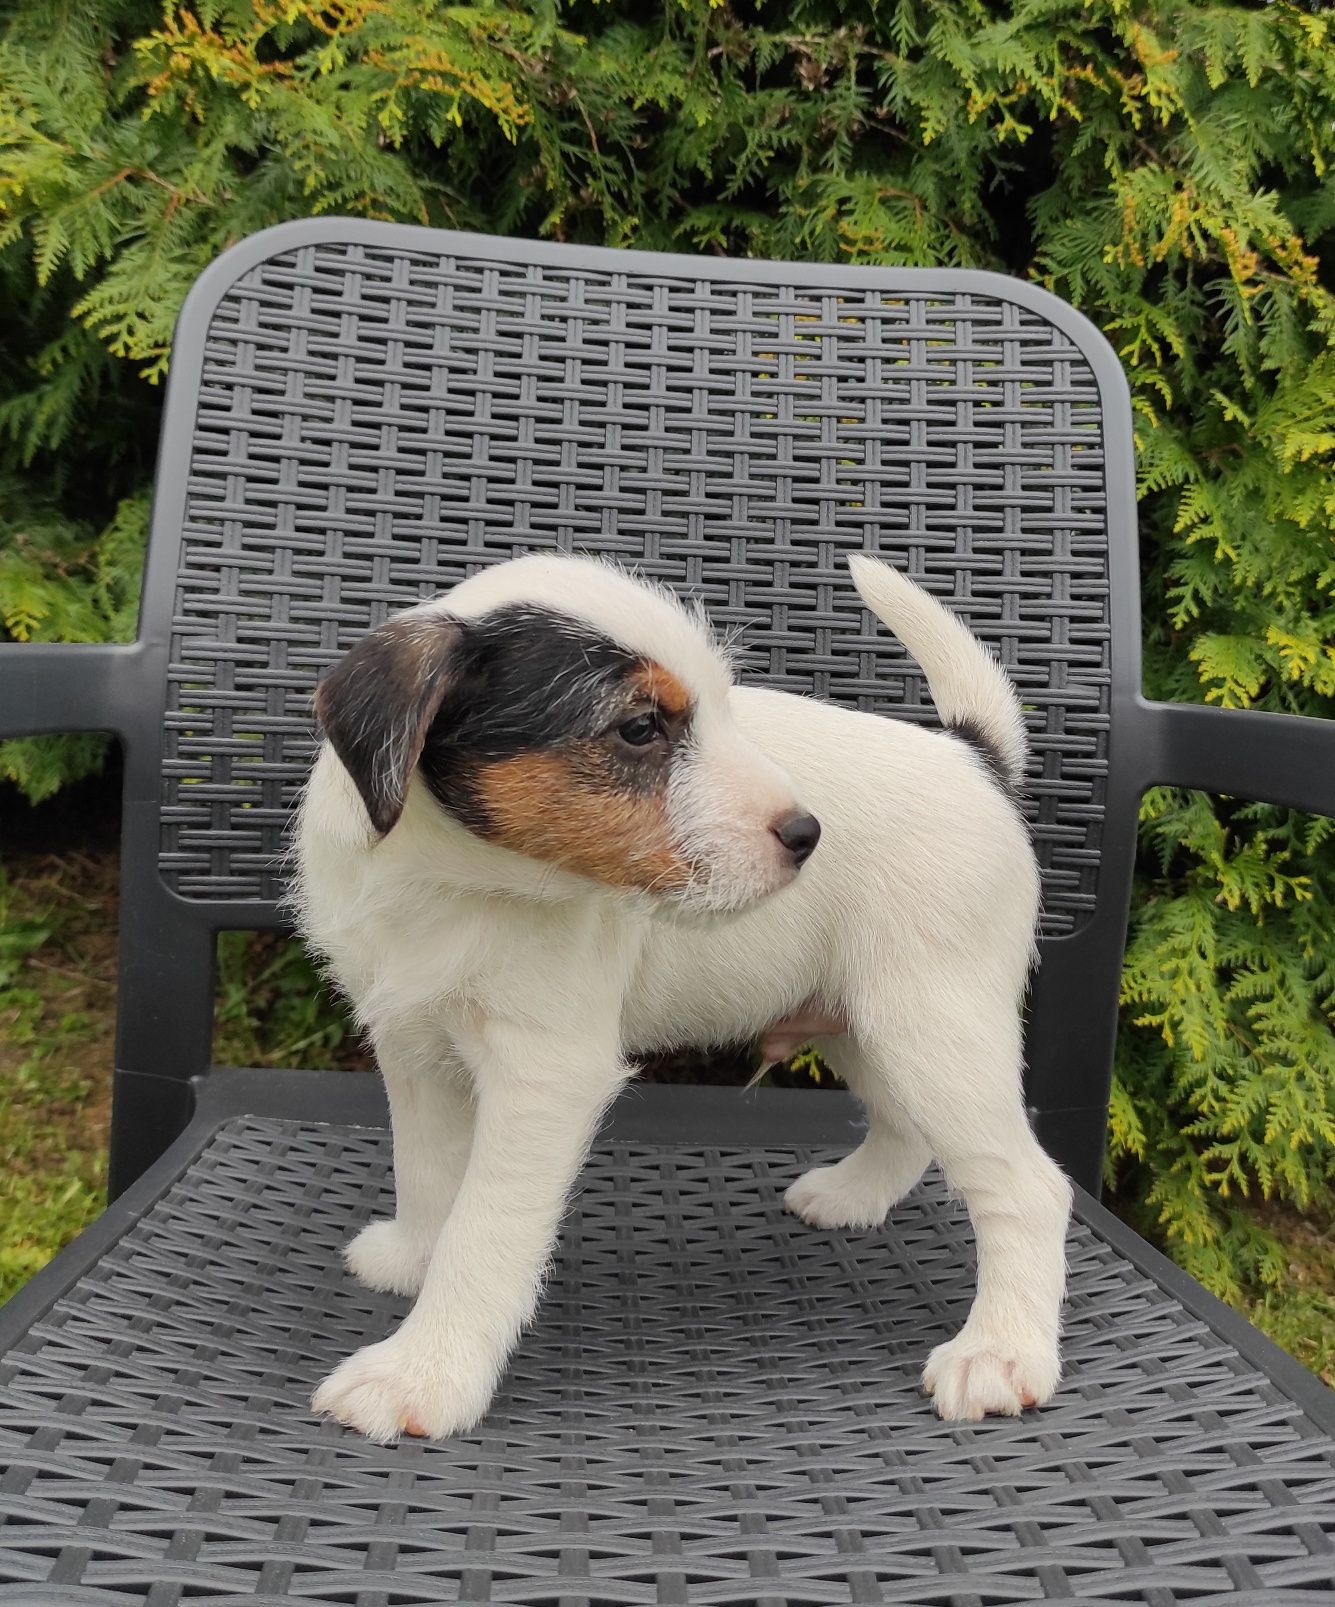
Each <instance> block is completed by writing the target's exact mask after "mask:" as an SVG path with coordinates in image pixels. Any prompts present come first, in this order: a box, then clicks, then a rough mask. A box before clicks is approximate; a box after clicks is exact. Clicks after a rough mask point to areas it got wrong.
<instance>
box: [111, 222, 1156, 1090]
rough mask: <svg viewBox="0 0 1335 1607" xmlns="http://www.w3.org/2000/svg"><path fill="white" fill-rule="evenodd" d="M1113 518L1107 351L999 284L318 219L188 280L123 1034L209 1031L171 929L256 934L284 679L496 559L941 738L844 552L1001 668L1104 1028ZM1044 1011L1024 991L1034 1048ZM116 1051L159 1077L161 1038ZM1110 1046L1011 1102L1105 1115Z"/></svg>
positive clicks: (1122, 659)
mask: <svg viewBox="0 0 1335 1607" xmlns="http://www.w3.org/2000/svg"><path fill="white" fill-rule="evenodd" d="M1132 498H1133V492H1132V483H1131V466H1130V425H1129V407H1128V402H1127V396H1126V388H1125V383H1124V381H1123V379H1122V376H1121V372H1120V369H1119V368H1118V365H1117V363H1116V360H1115V358H1114V357H1113V355H1112V353H1111V351H1110V350H1109V349H1108V347H1107V346H1106V344H1105V343H1104V342H1103V340H1102V337H1101V336H1099V335H1098V333H1097V332H1096V331H1095V330H1094V329H1093V328H1092V326H1091V325H1089V324H1088V323H1087V322H1085V321H1084V320H1083V319H1082V318H1080V317H1079V315H1077V314H1075V313H1074V312H1072V310H1071V309H1070V308H1068V307H1066V306H1065V305H1064V304H1062V303H1061V302H1059V301H1057V300H1056V299H1055V298H1053V297H1051V296H1048V295H1046V294H1045V293H1044V292H1042V291H1039V290H1037V289H1035V288H1033V287H1031V286H1029V285H1026V284H1023V283H1019V282H1015V281H1011V280H1008V279H1004V278H1001V277H998V276H995V275H990V274H984V273H974V272H945V271H931V272H927V271H910V270H904V269H897V268H841V267H798V266H792V265H781V264H772V263H756V262H734V261H725V260H715V259H698V258H694V257H684V256H683V257H672V256H661V255H648V254H643V253H633V252H622V251H607V250H594V249H586V248H581V247H566V246H558V245H549V244H535V243H533V242H526V241H510V240H492V239H487V238H482V237H479V236H473V235H462V234H451V233H441V232H435V231H429V230H425V229H415V228H404V227H398V226H392V225H381V224H372V223H365V222H355V221H348V220H340V219H332V220H319V221H312V222H305V223H297V224H291V225H285V226H283V227H280V228H277V229H273V230H269V231H267V232H266V233H264V234H261V235H257V236H255V237H253V238H251V239H249V240H246V241H244V242H243V243H242V244H241V245H239V246H237V247H235V248H234V249H233V250H232V251H230V252H228V253H227V254H226V255H225V256H224V257H222V258H221V259H220V260H219V261H218V262H217V263H215V264H214V265H213V266H212V267H211V268H210V269H209V270H208V271H207V272H206V273H205V274H204V275H203V276H202V278H201V279H200V281H199V283H198V285H197V286H196V288H195V290H194V291H193V292H192V294H191V296H190V298H189V300H188V302H187V304H186V307H185V310H184V311H183V313H182V316H181V321H180V325H179V328H178V335H177V344H176V348H175V353H174V356H173V361H172V373H171V382H170V390H169V396H168V407H167V418H166V424H165V428H164V435H163V441H162V448H161V456H160V461H159V479H158V491H157V500H156V504H155V510H154V524H153V538H152V546H151V553H150V561H149V573H148V578H147V583H146V593H145V603H144V613H143V622H142V632H143V636H144V638H145V640H146V642H147V643H148V644H149V645H150V648H151V649H153V650H155V651H157V652H158V653H159V654H160V656H161V663H162V710H161V713H162V719H161V722H160V723H159V722H158V720H157V717H156V711H154V712H153V713H152V717H151V718H149V714H150V711H144V712H145V716H146V718H145V722H144V726H143V732H142V740H140V741H139V742H134V741H132V742H131V744H130V764H131V768H132V775H131V779H130V794H131V797H132V798H133V799H135V800H137V804H138V812H137V816H136V820H135V822H134V824H133V827H132V828H130V827H127V854H128V863H127V865H126V881H127V886H133V887H134V888H135V889H137V890H138V896H137V897H136V898H135V899H134V900H133V901H132V905H131V908H130V909H129V910H128V911H127V929H126V942H127V945H129V946H130V951H129V955H128V957H127V958H128V963H129V965H130V970H131V973H133V972H134V970H135V965H136V961H135V957H134V945H135V944H136V943H137V942H138V941H139V940H140V939H141V938H142V939H143V942H144V943H147V944H149V945H153V944H156V945H158V946H162V945H163V944H165V945H166V947H167V949H168V950H169V951H171V952H170V953H168V955H167V956H166V964H165V966H164V964H162V963H153V964H149V965H146V966H145V965H140V966H139V971H140V972H141V973H142V975H138V976H135V975H127V977H126V982H127V984H128V987H129V991H128V992H127V995H126V1007H127V1009H134V1008H136V1006H137V1003H138V1002H139V1001H137V1000H136V998H135V995H136V994H137V995H139V996H140V999H146V998H147V997H148V993H152V994H153V995H154V996H155V997H157V998H158V1000H159V1013H161V1008H162V1005H161V1000H162V990H163V988H164V987H166V988H167V990H168V995H169V997H170V998H171V999H172V1000H176V1001H178V1002H177V1004H169V1005H168V1007H167V1008H168V1013H169V1014H170V1012H171V1010H172V1009H175V1008H179V1009H180V1010H189V1011H195V1012H197V1010H198V1007H199V1001H198V990H197V989H195V988H188V987H185V986H184V985H183V984H182V983H181V977H180V965H179V964H177V963H176V959H175V951H176V950H177V949H178V948H179V949H180V951H181V953H184V952H185V951H186V950H187V949H189V950H190V951H191V952H192V953H193V954H194V955H195V957H196V960H197V957H198V954H199V953H200V950H199V948H198V945H197V943H195V942H193V941H192V939H191V938H188V937H187V936H186V934H187V932H188V933H190V934H193V935H194V936H195V937H197V935H198V934H199V933H201V932H203V933H206V934H208V936H209V942H210V944H211V941H212V933H213V932H214V931H215V930H216V929H218V928H220V927H225V926H256V925H270V924H275V923H276V922H278V921H280V920H281V918H282V917H281V909H280V903H279V900H280V897H281V894H282V888H283V880H282V855H283V851H284V847H285V830H286V827H287V825H288V822H289V817H290V813H291V809H292V805H293V803H294V801H295V799H296V797H297V795H298V793H299V790H300V788H301V786H302V783H303V780H304V777H305V775H306V772H307V769H308V766H309V761H310V758H311V754H312V751H313V744H314V742H315V740H316V738H315V730H314V725H313V721H312V716H311V704H310V694H311V690H312V688H313V686H314V683H315V680H316V677H317V675H318V673H319V672H320V670H321V669H323V668H324V667H325V666H326V665H328V664H330V663H332V662H333V661H334V660H335V659H336V658H337V657H338V656H339V655H340V654H341V653H343V652H344V651H346V649H347V648H348V647H349V646H351V644H352V643H353V642H355V641H356V640H357V639H358V637H359V636H361V635H362V634H363V633H364V632H365V631H367V630H368V629H369V628H371V627H372V626H374V625H376V624H378V623H379V622H380V621H381V620H382V619H384V618H385V616H386V615H387V614H388V613H390V612H392V611H393V610H395V609H398V608H401V607H404V606H406V605H407V604H409V603H412V602H414V601H416V600H418V599H420V598H422V597H425V596H429V595H431V594H434V593H436V592H438V591H440V590H442V589H444V588H447V587H449V586H450V585H451V584H452V583H454V582H455V581H457V580H459V579H461V578H463V577H464V576H465V575H467V574H469V573H471V572H473V571H474V570H475V569H476V568H477V567H478V566H480V565H485V564H489V563H496V562H499V561H501V560H503V559H506V558H509V557H511V556H512V555H514V554H516V553H520V552H526V551H533V550H537V549H561V550H569V549H575V550H583V551H588V552H594V553H605V554H610V555H613V556H615V557H618V558H620V559H622V560H624V561H626V562H627V563H630V564H634V565H637V566H639V567H640V568H641V569H643V570H645V571H647V572H648V573H649V574H651V575H653V576H655V577H657V578H658V579H660V580H663V581H665V582H667V583H668V584H669V585H670V586H672V587H674V588H675V589H677V590H679V591H681V592H684V593H690V594H692V595H694V596H698V597H700V598H702V599H703V600H704V602H705V604H706V605H707V608H708V610H709V613H710V615H711V616H712V618H713V619H714V620H715V621H716V622H717V623H718V624H720V625H722V626H726V627H729V628H732V629H739V630H740V632H741V635H742V640H743V643H744V645H745V647H746V648H747V649H748V657H747V659H746V661H745V663H746V669H745V674H746V676H747V677H748V678H750V679H753V680H756V681H759V682H763V683H765V684H768V685H771V686H776V687H782V688H785V689H787V690H791V691H794V692H803V693H812V694H815V695H816V696H818V697H822V698H828V699H831V700H833V701H836V702H840V703H848V704H853V705H856V706H857V707H860V708H864V709H873V710H876V711H879V712H881V713H884V714H887V715H893V716H896V717H901V718H909V719H918V720H921V719H931V718H932V717H933V711H932V708H931V705H930V702H929V700H928V697H927V693H926V690H925V687H924V684H923V681H922V677H921V676H920V675H919V673H918V672H917V670H916V667H915V666H914V665H913V664H912V663H911V662H910V661H909V660H907V659H906V657H905V655H904V653H903V651H902V650H901V649H900V647H899V645H898V643H896V642H895V641H894V640H893V639H892V638H891V637H890V636H889V635H888V634H887V633H886V632H884V631H883V630H882V629H880V628H879V627H876V628H873V621H872V619H871V618H870V616H869V615H867V614H866V613H865V611H864V610H863V608H862V606H861V604H860V601H859V599H858V598H857V596H856V594H855V592H854V591H853V588H852V586H851V583H850V581H849V578H848V572H847V568H846V566H845V563H844V555H845V554H846V553H848V552H850V551H859V550H871V551H878V552H880V553H882V554H884V555H885V556H887V557H889V558H890V559H891V560H892V561H893V562H895V563H896V564H898V565H900V566H901V567H902V568H904V569H905V570H906V571H907V572H908V573H910V574H911V575H913V576H914V577H915V578H916V579H919V580H921V581H923V582H924V583H925V584H926V585H927V586H929V587H930V588H931V589H932V590H933V591H934V592H936V593H937V595H939V596H940V597H942V598H943V599H945V600H946V601H947V602H948V603H949V604H950V605H951V606H952V607H953V608H954V609H956V610H957V611H958V612H959V613H960V615H961V616H962V617H963V618H964V619H965V620H966V621H967V622H968V623H969V625H970V626H971V627H972V628H973V629H974V630H975V631H976V632H977V634H978V635H979V636H981V637H982V638H983V639H984V640H985V641H987V642H988V643H990V644H991V645H992V647H993V648H995V650H996V651H997V653H998V654H999V655H1000V657H1001V658H1002V660H1003V661H1004V662H1005V663H1006V664H1007V665H1008V666H1009V667H1010V669H1011V670H1012V672H1013V674H1014V676H1015V679H1016V681H1017V683H1018V685H1019V687H1020V690H1021V694H1022V697H1023V700H1024V703H1025V705H1026V708H1027V709H1028V711H1029V725H1030V734H1031V738H1032V742H1033V754H1034V758H1033V765H1032V769H1031V775H1030V796H1029V805H1028V807H1029V817H1030V820H1031V822H1032V826H1033V832H1034V840H1035V843H1036V845H1037V849H1038V853H1039V857H1040V860H1041V863H1042V868H1043V880H1044V913H1043V927H1042V931H1043V935H1044V938H1045V939H1046V940H1047V941H1046V942H1045V945H1044V948H1045V967H1044V969H1045V974H1046V973H1047V972H1048V971H1049V966H1048V964H1047V960H1048V959H1049V957H1050V956H1051V954H1053V953H1056V952H1057V951H1062V950H1066V951H1071V952H1070V955H1069V959H1070V962H1071V963H1064V964H1061V965H1060V966H1059V969H1060V970H1061V971H1062V973H1063V975H1064V976H1066V975H1068V974H1069V976H1075V975H1077V974H1081V973H1084V972H1086V971H1089V970H1090V969H1091V968H1092V969H1093V970H1094V971H1096V972H1097V973H1098V987H1097V989H1096V990H1095V993H1088V992H1087V1001H1086V1002H1087V1006H1088V1007H1094V1004H1095V998H1096V994H1097V1010H1096V1013H1099V1014H1100V1015H1101V1018H1102V1019H1103V1020H1104V1024H1105V1027H1106V1026H1107V1022H1108V1020H1109V1019H1110V1012H1111V1008H1112V1006H1111V1002H1110V1001H1111V994H1110V993H1109V989H1110V987H1113V986H1115V972H1116V962H1117V957H1118V954H1119V953H1120V947H1121V932H1122V922H1123V919H1124V915H1125V906H1126V897H1127V885H1128V877H1129V866H1130V845H1131V827H1130V813H1129V800H1128V799H1126V798H1121V799H1119V798H1118V797H1117V796H1116V791H1117V789H1116V788H1115V787H1114V788H1112V790H1111V791H1110V780H1115V776H1114V771H1113V759H1114V751H1113V748H1112V745H1111V741H1112V738H1111V732H1112V728H1113V722H1114V717H1115V715H1116V711H1117V705H1118V702H1119V700H1121V699H1124V698H1125V697H1127V696H1129V695H1130V694H1131V693H1132V692H1134V690H1135V688H1136V686H1137V683H1138V618H1137V598H1136V569H1135V555H1134V520H1133V500H1132ZM135 921H140V922H141V923H143V924H142V932H137V931H136V929H135V924H134V923H135ZM183 963H185V962H183ZM189 963H191V964H193V963H195V962H194V961H191V962H189ZM173 977H176V979H177V981H176V983H173V982H172V980H171V979H172V978H173ZM1068 988H1069V982H1068V983H1067V984H1066V985H1065V986H1063V988H1062V990H1061V991H1062V992H1063V994H1065V993H1067V991H1068ZM145 990H147V992H146V991H145ZM1046 1008H1048V1004H1047V1000H1046V994H1045V990H1044V989H1043V988H1042V987H1040V988H1039V989H1038V990H1037V992H1036V995H1035V1009H1034V1013H1035V1030H1036V1031H1037V1029H1038V1028H1039V1027H1040V1026H1041V1021H1040V1019H1039V1018H1040V1017H1041V1015H1042V1012H1043V1010H1044V1009H1046ZM184 1036H185V1039H188V1040H189V1042H190V1044H191V1045H192V1047H191V1049H190V1050H189V1052H188V1053H187V1054H186V1056H185V1058H186V1059H187V1060H198V1058H199V1050H200V1046H201V1043H202V1042H203V1040H202V1039H201V1037H200V1034H199V1031H198V1030H197V1029H196V1027H195V1026H190V1027H188V1028H187V1029H186V1030H185V1035H184ZM1105 1036H1106V1032H1105ZM1068 1038H1069V1034H1066V1035H1065V1036H1064V1037H1062V1042H1066V1041H1067V1039H1068ZM183 1041H184V1040H183V1038H182V1036H181V1034H180V1033H179V1032H178V1034H177V1042H178V1045H179V1044H180V1043H181V1042H183ZM122 1044H123V1045H125V1046H127V1053H128V1055H129V1058H130V1059H132V1060H137V1061H138V1062H139V1063H140V1068H141V1069H142V1068H143V1063H144V1061H145V1058H146V1056H150V1055H151V1056H152V1057H153V1058H154V1059H157V1060H159V1061H160V1049H161V1045H160V1043H158V1044H156V1046H155V1041H154V1039H153V1038H152V1036H149V1037H145V1036H144V1035H143V1034H142V1033H139V1032H138V1031H132V1032H131V1033H130V1035H129V1039H127V1037H126V1034H125V1033H124V1032H123V1034H122ZM1076 1047H1077V1049H1078V1046H1076ZM204 1052H205V1058H207V1049H205V1051H204ZM1033 1057H1034V1049H1033V1034H1031V1060H1032V1059H1033ZM1040 1058H1042V1057H1041V1055H1040ZM1058 1058H1059V1059H1060V1056H1059V1057H1058ZM1102 1059H1103V1063H1102V1064H1098V1065H1096V1066H1094V1067H1093V1068H1089V1067H1075V1068H1072V1069H1071V1070H1069V1071H1067V1070H1064V1069H1063V1070H1060V1071H1059V1073H1058V1078H1057V1084H1054V1087H1053V1088H1051V1089H1048V1090H1047V1091H1046V1092H1045V1093H1044V1095H1043V1097H1041V1098H1039V1099H1038V1101H1037V1103H1038V1104H1039V1105H1040V1106H1041V1107H1042V1108H1043V1109H1045V1110H1048V1111H1059V1110H1068V1111H1069V1110H1077V1109H1086V1108H1091V1109H1092V1108H1095V1107H1097V1106H1099V1105H1101V1103H1102V1099H1103V1093H1104V1089H1105V1079H1106V1059H1107V1056H1106V1053H1104V1054H1103V1057H1102ZM1054 1066H1055V1063H1054ZM200 1069H201V1067H200V1066H199V1065H189V1066H187V1067H185V1068H184V1070H185V1071H188V1072H196V1071H198V1070H200ZM1039 1069H1040V1068H1038V1067H1036V1068H1035V1074H1036V1075H1037V1073H1038V1071H1039ZM1091 1079H1092V1081H1091Z"/></svg>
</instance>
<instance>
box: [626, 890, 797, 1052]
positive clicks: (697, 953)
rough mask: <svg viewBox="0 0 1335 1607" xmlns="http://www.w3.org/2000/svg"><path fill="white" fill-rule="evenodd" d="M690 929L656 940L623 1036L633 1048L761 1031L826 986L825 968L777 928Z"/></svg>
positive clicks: (729, 1039) (688, 1044) (633, 989)
mask: <svg viewBox="0 0 1335 1607" xmlns="http://www.w3.org/2000/svg"><path fill="white" fill-rule="evenodd" d="M750 924H751V923H750V922H749V921H748V922H740V921H739V922H736V923H734V924H733V925H732V926H731V928H730V929H729V932H728V933H727V934H725V935H724V934H705V933H701V932H699V931H690V930H684V931H683V932H681V933H680V934H678V933H670V934H667V935H666V936H665V937H664V938H662V939H659V940H657V941H652V942H651V943H650V944H649V945H648V946H647V948H646V951H645V954H644V958H643V960H642V963H641V965H640V967H639V969H638V971H637V973H636V975H635V977H634V979H633V981H632V983H631V986H630V990H629V991H628V993H627V995H626V1001H625V1006H624V1008H623V1011H622V1032H623V1040H624V1042H625V1045H626V1048H627V1050H628V1051H629V1052H630V1053H631V1054H632V1055H644V1054H651V1053H653V1052H655V1051H664V1050H672V1049H687V1048H703V1047H706V1046H708V1045H712V1044H725V1043H739V1042H743V1041H745V1040H746V1039H749V1038H757V1037H759V1035H760V1034H761V1033H762V1032H764V1031H765V1029H766V1028H768V1027H771V1026H773V1025H774V1023H775V1022H776V1021H778V1020H779V1019H780V1018H781V1017H783V1016H785V1015H788V1014H789V1013H791V1012H792V1011H793V1010H795V1009H797V1008H798V1007H799V1006H801V1005H803V1004H804V1003H805V1002H806V1001H807V1000H808V999H810V998H812V997H813V996H814V995H816V994H817V993H819V992H820V983H821V981H822V976H821V968H820V966H819V965H817V964H815V963H814V959H813V956H811V955H810V954H801V953H794V952H793V951H791V950H789V949H788V948H787V946H786V945H785V944H783V943H782V942H776V934H775V933H774V932H773V931H771V932H770V933H769V934H768V937H767V938H766V936H765V935H764V934H761V933H748V932H747V931H746V930H744V927H746V926H749V925H750Z"/></svg>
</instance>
